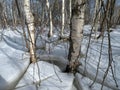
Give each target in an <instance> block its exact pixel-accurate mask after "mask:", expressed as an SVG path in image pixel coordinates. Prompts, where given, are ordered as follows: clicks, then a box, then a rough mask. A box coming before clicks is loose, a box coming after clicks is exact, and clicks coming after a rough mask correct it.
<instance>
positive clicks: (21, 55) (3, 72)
mask: <svg viewBox="0 0 120 90" xmlns="http://www.w3.org/2000/svg"><path fill="white" fill-rule="evenodd" d="M11 35H12V33H11ZM4 37H5V36H4ZM9 44H10V42H9ZM9 44H8V43H6V41H5V39H2V41H0V90H11V89H13V88H14V87H15V85H16V84H17V83H18V81H19V80H20V79H21V77H22V76H23V74H24V73H25V71H26V69H27V67H28V65H29V63H30V62H29V54H27V53H25V52H24V51H22V50H20V49H22V48H21V46H20V45H17V46H13V47H11V45H13V44H14V43H13V42H12V43H11V45H9ZM16 47H17V48H19V50H18V49H16Z"/></svg>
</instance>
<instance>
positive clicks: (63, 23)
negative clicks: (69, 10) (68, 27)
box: [61, 0, 65, 36]
mask: <svg viewBox="0 0 120 90" xmlns="http://www.w3.org/2000/svg"><path fill="white" fill-rule="evenodd" d="M64 27H65V0H62V30H61V36H63V31H64Z"/></svg>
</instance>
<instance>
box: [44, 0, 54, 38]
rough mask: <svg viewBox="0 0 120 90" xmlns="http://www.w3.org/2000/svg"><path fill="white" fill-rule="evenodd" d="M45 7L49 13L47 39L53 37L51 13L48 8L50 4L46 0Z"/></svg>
mask: <svg viewBox="0 0 120 90" xmlns="http://www.w3.org/2000/svg"><path fill="white" fill-rule="evenodd" d="M46 6H47V9H48V11H49V20H50V22H49V23H50V28H49V34H48V35H49V37H51V36H52V35H53V22H52V12H51V8H50V3H49V1H48V0H46Z"/></svg>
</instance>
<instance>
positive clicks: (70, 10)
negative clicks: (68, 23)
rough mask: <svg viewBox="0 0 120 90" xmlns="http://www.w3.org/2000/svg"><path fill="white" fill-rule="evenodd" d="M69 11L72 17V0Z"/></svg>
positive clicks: (70, 0)
mask: <svg viewBox="0 0 120 90" xmlns="http://www.w3.org/2000/svg"><path fill="white" fill-rule="evenodd" d="M69 13H70V19H71V14H72V0H69Z"/></svg>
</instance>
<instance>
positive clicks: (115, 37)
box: [77, 25, 120, 90]
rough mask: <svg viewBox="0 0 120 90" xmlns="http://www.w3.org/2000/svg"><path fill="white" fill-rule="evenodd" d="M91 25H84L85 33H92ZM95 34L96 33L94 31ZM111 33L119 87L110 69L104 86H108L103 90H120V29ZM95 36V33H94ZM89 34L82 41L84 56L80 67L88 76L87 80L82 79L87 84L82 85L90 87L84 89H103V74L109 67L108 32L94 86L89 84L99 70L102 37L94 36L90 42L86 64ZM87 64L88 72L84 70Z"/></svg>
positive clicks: (113, 64)
mask: <svg viewBox="0 0 120 90" xmlns="http://www.w3.org/2000/svg"><path fill="white" fill-rule="evenodd" d="M90 27H91V26H90V25H87V26H85V27H84V29H85V31H84V33H87V34H88V35H89V34H90ZM92 34H94V33H92ZM110 35H111V45H112V54H113V63H112V67H113V70H114V75H115V79H116V81H117V84H118V87H116V84H115V81H114V80H113V75H112V72H111V70H109V72H108V75H107V77H106V79H105V81H104V86H106V87H107V89H106V88H103V90H111V89H113V90H119V89H120V70H118V68H120V61H119V60H120V42H119V40H120V37H119V36H120V29H119V28H116V29H114V30H113V32H111V33H110ZM93 36H94V35H93ZM88 38H89V37H88V36H84V38H83V42H82V53H83V55H84V57H82V58H81V60H80V62H82V66H80V67H79V69H78V70H79V72H80V73H81V74H82V75H85V76H86V78H88V79H87V80H88V81H86V80H85V79H83V80H81V79H80V80H81V81H80V83H83V81H84V82H85V83H86V84H85V85H82V86H81V87H82V88H83V87H86V85H87V87H88V89H84V88H83V90H100V89H101V84H102V81H103V76H104V74H105V71H106V69H107V67H108V63H109V59H108V39H107V32H105V38H104V41H103V46H102V48H103V49H102V56H101V59H100V66H99V72H98V76H97V79H96V82H95V84H94V85H93V87H92V88H89V85H90V84H92V82H90V81H91V80H94V78H95V76H96V70H97V65H98V62H99V56H100V46H101V41H102V38H100V39H95V38H94V37H92V38H91V43H90V48H89V50H88V55H87V60H86V65H85V54H86V50H87V45H88ZM85 66H86V72H84V71H85V70H84V69H85ZM79 77H80V75H77V78H79ZM80 78H81V77H80ZM88 82H90V83H89V84H87V83H88ZM98 86H99V88H97V89H94V88H95V87H98Z"/></svg>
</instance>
